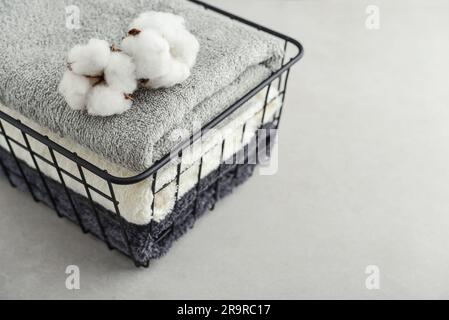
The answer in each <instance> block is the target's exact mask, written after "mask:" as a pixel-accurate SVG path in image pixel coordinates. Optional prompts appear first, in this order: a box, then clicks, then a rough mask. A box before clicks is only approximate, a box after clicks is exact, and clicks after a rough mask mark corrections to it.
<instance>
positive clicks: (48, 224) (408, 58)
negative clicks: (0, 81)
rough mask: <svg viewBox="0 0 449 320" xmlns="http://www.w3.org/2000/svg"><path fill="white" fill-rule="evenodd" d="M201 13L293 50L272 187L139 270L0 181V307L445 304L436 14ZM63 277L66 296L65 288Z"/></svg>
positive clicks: (289, 9) (262, 4)
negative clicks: (370, 274) (240, 22)
mask: <svg viewBox="0 0 449 320" xmlns="http://www.w3.org/2000/svg"><path fill="white" fill-rule="evenodd" d="M211 2H212V3H214V4H216V5H219V6H222V7H224V8H226V9H229V10H231V11H233V12H235V13H237V14H240V15H242V16H245V17H248V18H250V19H252V20H255V21H257V22H260V23H261V24H265V25H267V26H270V27H273V28H274V29H276V30H280V31H282V32H285V33H287V34H289V35H291V36H293V37H295V38H298V39H299V40H301V41H302V42H303V44H304V46H305V48H306V56H305V58H304V60H302V61H301V62H300V63H299V65H298V66H297V67H295V69H294V70H293V72H292V74H291V82H290V86H289V95H288V97H287V105H286V109H285V112H284V118H283V123H282V129H281V132H280V145H279V148H280V158H279V163H280V169H279V172H278V174H276V175H274V176H268V177H266V176H265V177H261V176H256V177H254V179H253V180H252V181H250V182H248V183H247V184H246V185H245V186H243V187H241V188H240V190H239V192H236V193H235V194H234V195H233V196H232V197H230V198H227V199H226V200H224V201H223V202H222V203H221V204H220V205H218V207H217V208H216V210H215V211H214V212H213V213H211V214H208V215H206V216H205V217H204V218H202V219H201V220H200V221H199V222H198V223H197V224H196V226H195V228H194V230H193V231H191V232H190V233H188V234H187V235H186V236H185V237H184V238H183V239H182V240H181V241H179V242H177V243H176V244H175V245H174V247H173V249H172V251H171V252H170V254H169V255H167V256H166V257H165V258H163V259H162V260H160V261H158V262H156V263H154V264H153V265H152V267H151V268H150V269H148V270H145V269H135V268H134V267H133V265H132V264H131V263H130V261H128V260H127V259H125V258H124V257H122V256H121V255H119V254H117V253H114V252H109V251H108V250H107V249H106V248H105V246H104V244H103V243H101V242H99V241H96V240H94V239H92V238H91V237H90V236H85V235H83V234H82V233H81V232H79V231H78V230H77V227H75V226H74V225H72V224H70V223H69V222H67V221H66V220H59V219H58V218H57V217H56V215H55V214H54V213H53V212H51V211H50V210H49V209H48V208H46V207H44V206H43V205H39V204H38V205H36V204H35V203H34V202H33V201H32V200H31V198H30V197H29V196H26V195H24V194H22V193H20V192H17V191H16V190H13V189H11V188H10V187H9V186H8V185H7V183H6V182H5V181H4V180H1V181H0V297H2V298H63V299H71V298H75V299H77V298H147V299H160V298H169V299H171V298H191V299H196V298H212V299H223V298H254V299H258V298H264V299H272V298H273V299H278V298H373V299H378V298H449V268H448V265H449V235H448V234H449V125H448V124H449V108H448V101H449V90H448V80H449V72H448V71H449V61H448V60H449V38H448V37H447V31H448V30H449V19H448V18H449V3H447V1H444V0H441V1H437V0H431V1H425V0H420V1H418V0H414V1H408V0H407V1H406V0H396V1H387V0H385V1H375V0H371V1H363V0H344V1H343V0H340V1H336V0H335V1H327V0H313V1H312V0H304V1H302V0H297V1H287V0H277V1H276V0H270V1H268V0H260V1H256V0H250V1H248V0H231V1H230V0H226V1H225V0H214V1H211ZM368 5H377V6H378V7H379V9H380V19H381V20H380V29H379V30H368V29H367V28H366V27H365V19H366V17H367V15H366V13H365V10H366V7H367V6H368ZM70 264H75V265H78V266H79V267H80V270H81V289H80V290H74V291H69V290H67V289H66V288H65V279H66V274H65V273H64V271H65V268H66V266H67V265H70ZM368 265H376V266H378V268H379V269H380V289H379V290H367V288H366V286H365V280H366V277H367V275H366V274H365V269H366V267H367V266H368Z"/></svg>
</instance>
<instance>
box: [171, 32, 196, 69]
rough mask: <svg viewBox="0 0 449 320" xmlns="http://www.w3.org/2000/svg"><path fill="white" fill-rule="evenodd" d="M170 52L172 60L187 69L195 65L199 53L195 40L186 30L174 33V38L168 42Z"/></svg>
mask: <svg viewBox="0 0 449 320" xmlns="http://www.w3.org/2000/svg"><path fill="white" fill-rule="evenodd" d="M169 43H170V52H171V54H172V55H173V57H174V58H176V59H179V60H180V61H182V62H183V63H185V64H187V66H188V67H189V68H192V67H193V66H194V65H195V62H196V57H197V56H198V52H199V51H200V43H199V42H198V40H197V38H196V37H195V36H194V35H193V34H191V33H190V32H189V31H188V30H186V29H181V30H178V32H176V34H175V37H174V38H173V39H171V40H169Z"/></svg>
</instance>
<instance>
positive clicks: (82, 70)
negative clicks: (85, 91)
mask: <svg viewBox="0 0 449 320" xmlns="http://www.w3.org/2000/svg"><path fill="white" fill-rule="evenodd" d="M110 55H111V49H110V47H109V44H108V42H107V41H104V40H98V39H90V40H89V42H88V43H87V44H86V45H76V46H74V47H73V48H72V49H71V50H70V51H69V54H68V63H69V66H70V69H71V70H72V71H73V72H75V73H76V74H79V75H86V76H98V75H101V74H102V73H103V71H104V68H105V67H106V65H107V64H108V62H109V57H110Z"/></svg>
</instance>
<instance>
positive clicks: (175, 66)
mask: <svg viewBox="0 0 449 320" xmlns="http://www.w3.org/2000/svg"><path fill="white" fill-rule="evenodd" d="M171 60H172V61H171V63H170V65H169V68H168V70H167V72H166V73H165V74H164V75H163V76H161V77H158V78H154V79H151V80H149V81H148V82H146V83H145V82H144V83H143V85H144V86H145V87H148V88H154V89H159V88H168V87H172V86H174V85H176V84H178V83H181V82H184V81H185V80H186V79H187V78H188V77H189V76H190V69H189V68H188V67H187V65H186V64H184V63H181V62H180V61H178V60H176V59H173V58H172V59H171Z"/></svg>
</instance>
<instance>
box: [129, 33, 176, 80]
mask: <svg viewBox="0 0 449 320" xmlns="http://www.w3.org/2000/svg"><path fill="white" fill-rule="evenodd" d="M122 50H123V51H124V52H125V53H126V54H128V55H129V56H131V57H132V58H133V60H134V64H135V65H136V76H137V78H138V79H153V78H157V77H161V76H163V75H164V73H165V72H166V70H167V68H168V66H169V63H170V57H171V55H170V46H169V45H168V42H167V40H165V39H164V38H162V37H161V36H160V35H159V34H158V33H156V32H155V31H152V30H143V31H141V32H140V33H139V34H137V35H134V36H132V35H130V36H128V37H126V38H125V39H123V41H122Z"/></svg>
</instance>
